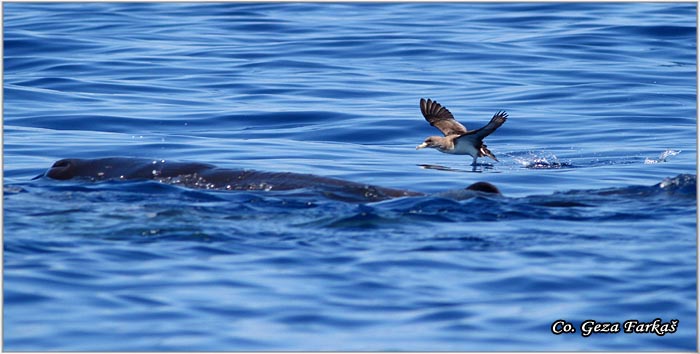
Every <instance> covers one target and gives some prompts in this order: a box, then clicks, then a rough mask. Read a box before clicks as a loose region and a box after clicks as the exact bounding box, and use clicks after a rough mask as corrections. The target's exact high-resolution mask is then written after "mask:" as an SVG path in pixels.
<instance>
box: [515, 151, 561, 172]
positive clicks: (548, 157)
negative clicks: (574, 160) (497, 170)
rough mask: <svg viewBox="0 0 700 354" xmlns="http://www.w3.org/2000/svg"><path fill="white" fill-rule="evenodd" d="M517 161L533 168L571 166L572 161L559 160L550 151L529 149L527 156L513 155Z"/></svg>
mask: <svg viewBox="0 0 700 354" xmlns="http://www.w3.org/2000/svg"><path fill="white" fill-rule="evenodd" d="M513 160H515V162H517V163H519V164H521V165H522V166H523V167H525V168H532V169H555V168H564V167H571V163H570V162H562V161H559V158H557V156H556V155H554V154H553V153H549V152H544V151H539V152H533V151H529V152H528V153H527V155H526V156H513Z"/></svg>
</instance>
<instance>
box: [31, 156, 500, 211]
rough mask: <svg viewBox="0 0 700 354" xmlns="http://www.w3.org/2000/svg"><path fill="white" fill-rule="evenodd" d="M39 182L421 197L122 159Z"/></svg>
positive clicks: (68, 167)
mask: <svg viewBox="0 0 700 354" xmlns="http://www.w3.org/2000/svg"><path fill="white" fill-rule="evenodd" d="M43 176H46V177H49V178H52V179H58V180H68V179H74V178H75V179H79V178H83V179H88V180H91V181H98V180H134V179H152V180H158V181H161V182H166V183H171V184H176V185H184V186H186V187H189V188H202V189H220V190H265V191H270V190H277V191H283V190H294V189H312V190H315V191H319V192H320V193H322V194H323V195H325V196H327V197H329V198H332V199H338V200H344V201H380V200H385V199H391V198H399V197H407V196H422V195H425V194H424V193H420V192H412V191H407V190H400V189H393V188H384V187H379V186H374V185H368V184H362V183H356V182H351V181H345V180H341V179H336V178H329V177H322V176H317V175H312V174H302V173H293V172H263V171H255V170H238V169H227V168H219V167H216V166H214V165H210V164H205V163H197V162H170V161H168V162H166V161H165V160H149V159H139V158H125V157H111V158H101V159H63V160H59V161H56V162H55V163H54V164H53V165H52V166H51V168H49V169H48V170H47V171H46V172H45V173H44V174H41V175H39V176H37V177H36V178H40V177H43ZM466 189H467V190H470V191H477V192H484V193H496V194H500V192H499V191H498V189H497V188H496V187H495V186H493V185H492V184H490V183H487V182H478V183H475V184H473V185H471V186H469V187H467V188H466Z"/></svg>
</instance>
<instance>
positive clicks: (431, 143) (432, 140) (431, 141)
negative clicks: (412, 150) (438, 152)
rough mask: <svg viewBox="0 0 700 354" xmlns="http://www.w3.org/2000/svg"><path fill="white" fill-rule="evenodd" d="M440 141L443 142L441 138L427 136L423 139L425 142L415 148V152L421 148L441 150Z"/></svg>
mask: <svg viewBox="0 0 700 354" xmlns="http://www.w3.org/2000/svg"><path fill="white" fill-rule="evenodd" d="M442 140H443V138H441V137H439V136H429V137H427V138H426V139H425V141H423V143H422V144H420V145H418V146H416V150H420V149H423V148H433V149H439V148H442V146H443V144H442Z"/></svg>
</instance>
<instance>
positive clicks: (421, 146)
mask: <svg viewBox="0 0 700 354" xmlns="http://www.w3.org/2000/svg"><path fill="white" fill-rule="evenodd" d="M426 147H428V144H427V143H423V144H420V145H418V146H416V150H420V149H422V148H426Z"/></svg>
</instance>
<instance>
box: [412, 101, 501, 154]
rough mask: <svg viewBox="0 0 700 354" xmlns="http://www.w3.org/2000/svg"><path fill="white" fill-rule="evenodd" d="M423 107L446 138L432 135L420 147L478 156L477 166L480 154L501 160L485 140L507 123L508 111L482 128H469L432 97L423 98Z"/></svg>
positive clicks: (498, 114)
mask: <svg viewBox="0 0 700 354" xmlns="http://www.w3.org/2000/svg"><path fill="white" fill-rule="evenodd" d="M420 110H421V113H422V114H423V117H425V120H426V121H428V123H430V125H432V126H434V127H436V128H438V129H439V130H440V131H441V132H442V134H443V135H444V137H441V136H430V137H428V138H426V139H425V141H424V142H423V143H422V144H420V145H418V146H416V149H422V148H426V147H429V148H434V149H437V150H439V151H440V152H444V153H446V154H454V155H469V156H471V157H473V158H474V161H473V162H472V165H474V166H475V165H476V159H477V158H479V157H484V156H488V157H490V158H492V159H494V160H496V161H498V159H497V158H496V156H494V154H493V153H491V151H490V150H489V149H487V148H486V144H484V142H483V140H484V138H486V137H487V136H489V135H490V134H491V133H493V132H494V131H496V129H498V128H499V127H500V126H501V125H503V123H505V121H506V120H507V119H508V114H507V113H506V112H498V113H496V114H494V115H493V118H491V121H490V122H489V123H488V124H487V125H485V126H483V127H481V128H479V129H476V130H467V128H466V127H464V125H462V124H461V123H459V122H458V121H457V120H455V119H454V116H452V113H451V112H450V111H449V110H448V109H447V108H445V107H443V106H442V105H440V104H439V103H437V102H435V101H433V100H431V99H428V100H425V99H423V98H421V99H420Z"/></svg>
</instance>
